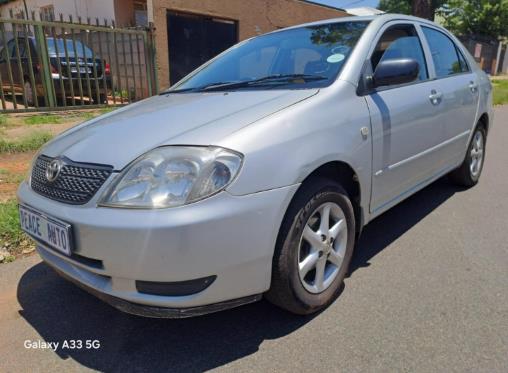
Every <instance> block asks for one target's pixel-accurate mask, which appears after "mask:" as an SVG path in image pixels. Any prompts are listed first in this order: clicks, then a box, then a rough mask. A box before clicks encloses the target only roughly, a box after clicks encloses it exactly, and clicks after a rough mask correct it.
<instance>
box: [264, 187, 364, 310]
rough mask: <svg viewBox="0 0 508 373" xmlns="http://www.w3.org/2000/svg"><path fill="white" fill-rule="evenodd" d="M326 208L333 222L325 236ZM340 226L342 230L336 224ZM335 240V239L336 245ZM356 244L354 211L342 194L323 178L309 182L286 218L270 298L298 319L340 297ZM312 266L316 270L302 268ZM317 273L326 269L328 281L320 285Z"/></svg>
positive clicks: (325, 276) (325, 279)
mask: <svg viewBox="0 0 508 373" xmlns="http://www.w3.org/2000/svg"><path fill="white" fill-rule="evenodd" d="M328 207H329V210H328V211H329V213H328V216H329V217H330V219H329V224H328V227H329V230H328V231H326V229H322V228H323V227H324V226H325V225H326V223H324V221H325V220H322V219H321V216H326V211H327V208H328ZM339 222H341V223H340V224H341V225H338V223H339ZM337 227H339V228H340V229H336V228H337ZM330 228H332V229H330ZM308 229H310V230H311V231H312V233H313V234H311V232H309V231H308ZM304 231H305V234H304ZM321 233H324V234H321ZM334 235H335V237H336V239H335V241H332V240H331V238H332V236H334ZM309 238H310V239H309ZM319 239H320V240H319ZM311 242H312V243H311ZM354 245H355V218H354V210H353V206H352V204H351V201H350V200H349V197H348V195H347V193H346V192H345V191H344V189H343V188H342V187H341V186H340V185H339V184H338V183H336V182H334V181H332V180H328V179H324V178H315V179H313V180H309V181H307V182H305V183H304V184H303V185H302V186H301V187H300V189H299V190H298V192H297V194H296V195H295V197H294V198H293V201H292V202H291V204H290V206H289V208H288V210H287V211H286V214H285V216H284V220H283V222H282V225H281V228H280V231H279V235H278V238H277V243H276V247H275V253H274V257H273V265H272V283H271V287H270V289H269V290H268V292H267V293H266V294H265V297H266V299H267V300H268V301H270V302H271V303H273V304H275V305H276V306H279V307H281V308H283V309H285V310H288V311H290V312H292V313H295V314H299V315H307V314H311V313H314V312H317V311H319V310H321V309H323V308H325V307H326V306H328V305H329V304H330V303H331V302H332V301H333V300H335V298H336V297H337V296H338V295H339V293H340V290H341V288H342V284H343V281H344V277H345V276H346V274H347V273H348V267H349V263H350V262H351V257H352V254H353V249H354ZM332 251H333V252H332ZM338 254H340V255H338ZM339 259H341V261H340V260H339ZM323 261H324V266H323ZM314 262H315V264H314V267H312V266H311V265H308V266H307V265H305V266H304V265H303V264H304V263H307V264H309V263H314ZM309 268H310V270H309ZM318 268H320V269H323V268H324V270H323V272H324V275H323V278H324V281H319V280H318V277H317V275H318ZM319 272H320V273H321V271H319ZM305 273H306V274H305ZM327 275H328V276H329V277H327ZM332 276H333V277H332ZM320 284H321V285H320Z"/></svg>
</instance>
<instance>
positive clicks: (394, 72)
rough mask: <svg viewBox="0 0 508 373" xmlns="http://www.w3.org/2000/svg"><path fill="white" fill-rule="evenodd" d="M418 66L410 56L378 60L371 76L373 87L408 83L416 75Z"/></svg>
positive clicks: (414, 78)
mask: <svg viewBox="0 0 508 373" xmlns="http://www.w3.org/2000/svg"><path fill="white" fill-rule="evenodd" d="M419 72H420V66H419V65H418V62H416V60H413V59H410V58H397V59H388V60H384V61H381V62H379V64H378V65H377V67H376V71H375V72H374V76H373V77H372V83H373V86H374V87H382V86H388V85H398V84H405V83H410V82H412V81H414V80H416V78H417V77H418V74H419Z"/></svg>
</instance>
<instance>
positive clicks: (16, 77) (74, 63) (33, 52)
mask: <svg viewBox="0 0 508 373" xmlns="http://www.w3.org/2000/svg"><path fill="white" fill-rule="evenodd" d="M17 40H18V49H19V56H20V64H21V70H22V71H20V68H19V64H18V58H17V56H18V53H17V51H16V43H15V39H14V38H12V39H10V40H8V41H7V44H6V46H4V48H3V49H2V51H1V52H0V73H1V75H2V77H1V79H2V85H3V89H4V92H5V93H6V94H10V93H12V92H11V91H12V88H11V81H10V77H9V64H8V62H7V58H9V59H10V64H11V66H10V69H11V72H12V80H13V81H12V83H13V88H14V92H15V93H17V94H23V95H24V96H25V97H26V99H27V103H28V105H29V106H33V105H34V103H35V100H36V99H38V100H40V99H41V98H42V97H44V96H45V92H44V86H43V70H42V59H41V56H40V51H39V48H38V46H37V41H36V39H35V38H34V37H28V38H25V37H18V38H17ZM27 41H28V45H29V46H30V57H31V60H32V63H31V66H30V61H29V58H28V57H29V56H28V52H27V50H26V46H27ZM46 44H47V51H48V56H49V61H50V69H51V78H52V82H53V87H54V89H55V94H56V97H57V99H61V100H64V99H65V98H67V97H71V96H72V92H73V93H74V97H78V99H79V98H80V96H81V92H82V95H83V97H88V98H89V99H90V102H93V103H104V102H105V101H106V94H105V92H104V80H103V74H106V86H107V88H108V89H109V88H110V87H111V77H110V70H109V64H108V63H106V61H104V60H102V59H100V58H98V57H97V54H96V58H95V62H94V59H93V52H92V50H91V49H90V48H89V47H87V46H86V45H85V44H83V43H82V42H80V41H77V40H76V41H75V42H73V41H72V40H67V39H59V38H49V37H48V38H46ZM58 60H59V61H60V70H61V74H62V75H61V76H60V74H59V68H58ZM94 64H95V69H96V74H97V81H96V80H95V75H94ZM30 69H32V71H33V74H34V80H35V86H34V84H32V80H31V79H30ZM21 72H22V74H21ZM87 75H88V79H87ZM60 79H62V83H63V90H62V84H60ZM88 82H90V92H89V89H88ZM80 83H81V90H80ZM97 85H98V87H99V95H97V90H96V86H97ZM71 86H72V87H71ZM90 93H91V94H90Z"/></svg>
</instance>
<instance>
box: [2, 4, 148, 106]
mask: <svg viewBox="0 0 508 373" xmlns="http://www.w3.org/2000/svg"><path fill="white" fill-rule="evenodd" d="M153 45H154V43H153V32H152V31H151V30H146V29H124V28H116V27H115V24H114V22H111V23H108V22H107V21H104V23H103V24H102V25H100V24H99V20H98V19H96V20H95V24H94V25H93V24H91V21H90V19H87V22H86V23H83V22H82V20H81V18H78V19H77V22H75V20H73V19H72V17H69V19H68V21H64V19H63V16H60V20H59V21H58V22H57V21H54V20H53V21H51V22H47V21H40V20H36V19H35V14H34V13H32V19H15V18H10V19H0V99H1V102H2V112H19V111H43V110H58V109H66V110H67V109H71V108H83V107H86V108H92V107H103V106H109V105H124V104H128V103H131V102H133V101H136V100H140V99H143V98H146V97H148V96H151V95H153V94H155V93H156V92H157V91H158V87H157V76H156V68H155V49H154V47H153Z"/></svg>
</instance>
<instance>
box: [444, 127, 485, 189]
mask: <svg viewBox="0 0 508 373" xmlns="http://www.w3.org/2000/svg"><path fill="white" fill-rule="evenodd" d="M486 140H487V132H486V131H485V127H484V126H483V125H482V124H480V125H478V126H477V127H476V128H475V130H474V133H473V136H472V137H471V141H470V143H469V146H468V147H467V153H466V156H465V158H464V161H463V162H462V164H461V165H460V166H459V167H458V168H456V169H455V170H453V171H452V172H451V173H450V175H449V176H450V179H451V180H452V181H453V182H454V183H455V184H457V185H459V186H464V187H467V188H470V187H472V186H474V185H476V184H477V183H478V180H480V176H481V174H482V170H483V163H484V161H485V149H486V146H485V145H486Z"/></svg>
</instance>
